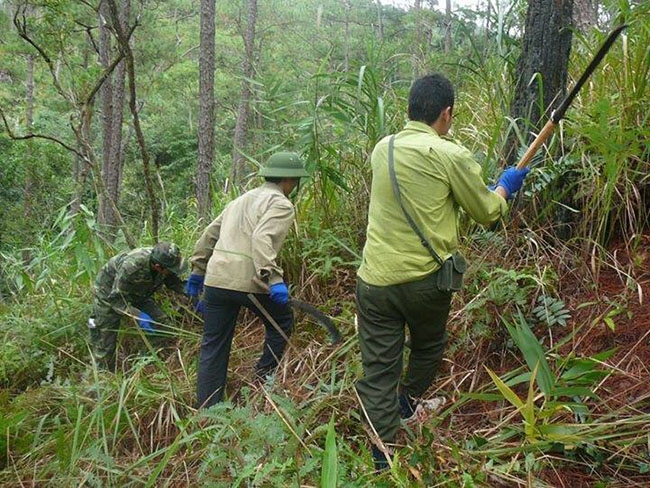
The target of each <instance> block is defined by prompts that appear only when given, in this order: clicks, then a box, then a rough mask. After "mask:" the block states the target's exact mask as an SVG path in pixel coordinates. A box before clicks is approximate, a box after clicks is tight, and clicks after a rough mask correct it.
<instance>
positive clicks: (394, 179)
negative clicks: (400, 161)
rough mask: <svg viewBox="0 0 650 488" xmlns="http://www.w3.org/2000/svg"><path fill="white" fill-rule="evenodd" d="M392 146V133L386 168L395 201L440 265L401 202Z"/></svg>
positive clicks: (438, 260) (437, 257) (434, 252)
mask: <svg viewBox="0 0 650 488" xmlns="http://www.w3.org/2000/svg"><path fill="white" fill-rule="evenodd" d="M394 147H395V136H394V135H392V136H391V137H390V139H389V141H388V170H389V172H390V181H391V183H392V184H393V192H394V193H395V198H396V199H397V202H398V203H399V206H400V207H402V212H404V216H405V217H406V221H407V222H408V223H409V225H410V226H411V229H413V231H414V232H415V233H416V234H417V236H418V237H419V238H420V242H421V243H422V245H423V246H424V247H425V248H426V250H427V251H429V254H431V256H433V259H435V260H436V261H437V262H438V264H439V265H440V266H442V263H443V261H442V258H441V257H440V256H439V255H438V253H437V252H436V251H435V249H434V248H433V247H432V246H431V244H430V243H429V241H428V240H427V238H426V237H424V234H423V233H422V231H421V230H420V228H419V227H418V226H417V224H416V223H415V221H414V220H413V218H412V217H411V216H410V215H409V213H408V212H407V211H406V207H405V206H404V203H403V202H402V196H401V193H400V190H399V185H398V184H397V175H395V161H394V159H393V152H394Z"/></svg>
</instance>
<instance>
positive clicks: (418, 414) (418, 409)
mask: <svg viewBox="0 0 650 488" xmlns="http://www.w3.org/2000/svg"><path fill="white" fill-rule="evenodd" d="M411 401H413V402H415V408H413V413H412V414H411V415H409V416H407V417H405V416H403V415H402V421H404V422H405V423H406V424H410V423H415V422H420V423H422V422H425V421H426V420H427V418H429V415H430V414H431V413H433V412H436V411H438V410H440V408H442V406H443V405H444V404H445V403H446V402H447V399H446V398H445V397H441V396H438V397H433V398H431V399H429V400H422V399H418V400H415V399H411ZM401 413H402V410H401V408H400V414H401Z"/></svg>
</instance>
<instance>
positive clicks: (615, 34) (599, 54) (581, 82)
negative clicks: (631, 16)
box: [551, 24, 627, 124]
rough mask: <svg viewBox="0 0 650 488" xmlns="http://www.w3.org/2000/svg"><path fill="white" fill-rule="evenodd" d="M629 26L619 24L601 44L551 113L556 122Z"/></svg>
mask: <svg viewBox="0 0 650 488" xmlns="http://www.w3.org/2000/svg"><path fill="white" fill-rule="evenodd" d="M626 27H627V24H622V25H619V26H618V27H617V28H616V29H614V30H613V31H612V32H610V33H609V35H608V36H607V39H605V42H603V45H602V46H600V49H599V50H598V52H597V53H596V55H595V56H594V59H592V60H591V62H590V63H589V66H587V68H586V69H585V71H584V73H582V76H580V78H579V79H578V81H577V82H576V84H575V86H574V87H573V88H572V89H571V91H570V92H569V94H568V95H567V96H566V97H565V98H564V100H562V103H560V106H559V107H558V108H557V109H555V111H554V112H553V114H552V115H551V119H552V120H553V122H554V123H556V124H557V123H558V122H559V121H560V119H561V118H562V117H564V112H566V110H567V108H569V105H571V102H572V101H573V99H574V98H575V97H576V95H577V94H578V92H579V91H580V88H582V85H584V84H585V81H587V78H589V76H590V75H591V73H593V72H594V70H595V69H596V66H598V63H600V62H601V61H602V60H603V58H604V57H605V54H607V51H609V49H610V48H611V47H612V44H614V41H615V40H616V38H617V37H618V36H619V34H620V33H621V32H623V29H625V28H626Z"/></svg>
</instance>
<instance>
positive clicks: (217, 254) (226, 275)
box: [190, 182, 295, 293]
mask: <svg viewBox="0 0 650 488" xmlns="http://www.w3.org/2000/svg"><path fill="white" fill-rule="evenodd" d="M294 218H295V212H294V208H293V204H292V203H291V201H290V200H289V199H288V198H287V197H286V196H285V195H284V193H282V190H281V189H280V187H279V186H278V185H276V184H275V183H270V182H266V183H264V184H263V185H261V186H259V187H257V188H255V189H253V190H250V191H248V192H246V193H244V194H243V195H241V196H240V197H238V198H236V199H235V200H233V201H232V202H230V203H229V204H228V205H227V206H226V208H225V209H224V210H223V212H221V215H219V216H218V217H217V218H216V219H215V220H214V221H212V223H210V225H208V227H206V229H205V230H204V231H203V234H202V235H201V237H200V238H199V240H198V241H197V243H196V245H195V246H194V252H193V254H192V258H191V260H190V261H191V263H192V272H193V273H196V274H199V275H205V284H206V285H207V286H212V287H215V288H225V289H227V290H236V291H244V292H247V293H268V288H267V285H272V284H274V283H279V282H281V281H282V280H283V271H282V268H281V267H280V266H279V265H278V263H277V257H278V253H279V252H280V248H281V247H282V243H283V242H284V239H285V238H286V236H287V234H288V232H289V229H290V228H291V225H292V224H293V222H294Z"/></svg>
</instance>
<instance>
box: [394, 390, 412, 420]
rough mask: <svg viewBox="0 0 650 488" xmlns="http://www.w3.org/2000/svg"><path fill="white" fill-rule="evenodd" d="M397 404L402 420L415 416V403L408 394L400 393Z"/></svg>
mask: <svg viewBox="0 0 650 488" xmlns="http://www.w3.org/2000/svg"><path fill="white" fill-rule="evenodd" d="M397 401H398V402H399V416H400V418H401V419H402V420H406V419H410V418H411V417H412V416H413V415H414V414H415V409H416V408H417V402H416V401H415V398H413V397H412V396H411V395H409V394H408V393H404V392H402V393H400V394H399V396H398V397H397Z"/></svg>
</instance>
